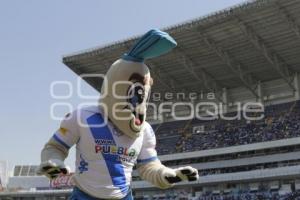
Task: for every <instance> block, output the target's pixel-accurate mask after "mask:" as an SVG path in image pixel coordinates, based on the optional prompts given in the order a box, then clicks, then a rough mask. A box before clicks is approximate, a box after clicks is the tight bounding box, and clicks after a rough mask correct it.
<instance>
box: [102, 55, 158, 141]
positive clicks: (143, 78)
mask: <svg viewBox="0 0 300 200" xmlns="http://www.w3.org/2000/svg"><path fill="white" fill-rule="evenodd" d="M106 78H107V81H106V82H104V84H103V85H102V89H101V93H102V94H106V95H105V96H104V97H103V98H102V99H101V103H102V105H104V106H106V111H107V116H108V118H109V119H110V120H111V121H112V122H113V124H114V125H115V126H116V127H117V128H118V129H120V130H121V131H122V132H123V133H125V134H126V135H128V136H130V137H134V138H135V137H138V136H139V135H140V132H141V130H142V128H143V125H144V123H145V119H146V111H147V102H148V100H149V95H150V88H151V85H152V78H151V76H150V71H149V69H148V67H147V66H146V65H145V64H144V63H140V62H132V61H127V60H123V59H119V60H117V61H116V62H115V63H113V64H112V66H111V67H110V69H109V70H108V72H107V74H106ZM104 110H105V109H104Z"/></svg>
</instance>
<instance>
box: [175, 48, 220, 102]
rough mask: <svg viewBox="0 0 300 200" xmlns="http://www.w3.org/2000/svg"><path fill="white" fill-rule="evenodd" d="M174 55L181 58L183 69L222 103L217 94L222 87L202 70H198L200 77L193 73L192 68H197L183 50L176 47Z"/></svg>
mask: <svg viewBox="0 0 300 200" xmlns="http://www.w3.org/2000/svg"><path fill="white" fill-rule="evenodd" d="M173 51H174V53H175V54H176V55H177V57H179V58H182V64H183V66H184V67H185V69H186V70H187V71H188V72H189V73H190V74H191V75H192V76H193V77H194V78H195V79H196V80H197V81H201V82H202V83H203V86H204V87H205V88H206V89H207V90H209V91H210V92H213V93H214V94H215V96H216V98H217V100H218V101H220V102H223V99H222V97H221V96H220V95H219V94H217V93H218V92H220V91H221V90H222V87H221V86H219V84H218V83H217V82H216V81H215V80H214V79H213V78H212V77H211V76H210V75H209V74H208V73H207V72H206V71H205V70H204V69H202V68H199V70H200V71H201V73H200V76H201V77H200V76H199V75H198V74H197V73H196V72H195V69H194V66H197V65H196V63H194V61H192V60H191V59H190V58H189V57H188V56H187V55H186V54H185V53H184V51H183V50H181V49H180V47H177V48H176V49H174V50H173Z"/></svg>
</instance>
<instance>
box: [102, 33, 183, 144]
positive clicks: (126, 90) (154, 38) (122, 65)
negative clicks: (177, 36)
mask: <svg viewBox="0 0 300 200" xmlns="http://www.w3.org/2000/svg"><path fill="white" fill-rule="evenodd" d="M176 45H177V44H176V42H175V40H174V39H173V38H172V37H171V36H170V35H169V34H167V33H165V32H162V31H160V30H156V29H154V30H150V31H149V32H147V33H146V34H145V35H144V36H142V37H141V39H140V40H138V41H137V43H136V44H135V45H134V46H133V47H132V48H131V49H130V51H129V53H126V54H124V55H123V56H122V58H120V59H119V60H117V61H115V62H114V63H113V64H112V65H111V67H110V68H109V70H108V72H107V73H106V81H104V82H103V85H102V88H101V94H102V95H103V97H102V98H101V99H100V103H101V105H102V106H105V109H103V110H104V112H106V116H107V117H108V119H109V120H110V121H112V123H113V124H114V125H115V126H116V127H117V128H118V129H119V130H120V131H122V132H123V133H124V134H126V135H128V136H129V137H132V138H136V137H138V136H139V135H140V133H141V130H142V129H143V126H144V122H145V119H146V111H147V102H148V100H149V96H150V89H151V85H152V82H153V81H152V78H151V75H150V71H149V68H148V67H147V65H145V64H144V61H145V60H146V59H149V58H155V57H158V56H160V55H162V54H164V53H167V52H169V51H170V50H171V49H172V48H174V47H175V46H176Z"/></svg>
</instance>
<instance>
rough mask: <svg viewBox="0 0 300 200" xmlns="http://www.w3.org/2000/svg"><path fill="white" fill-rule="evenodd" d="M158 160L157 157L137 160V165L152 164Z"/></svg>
mask: <svg viewBox="0 0 300 200" xmlns="http://www.w3.org/2000/svg"><path fill="white" fill-rule="evenodd" d="M156 159H158V158H157V156H153V157H150V158H147V159H139V160H137V163H147V162H151V161H153V160H156Z"/></svg>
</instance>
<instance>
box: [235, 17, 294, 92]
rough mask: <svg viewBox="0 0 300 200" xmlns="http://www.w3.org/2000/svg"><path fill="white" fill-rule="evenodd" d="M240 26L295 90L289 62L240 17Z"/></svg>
mask: <svg viewBox="0 0 300 200" xmlns="http://www.w3.org/2000/svg"><path fill="white" fill-rule="evenodd" d="M238 24H239V28H240V29H241V30H242V32H243V33H244V34H245V35H246V37H247V38H248V39H249V40H250V42H251V43H252V44H253V45H254V46H255V47H256V49H257V50H259V51H260V52H261V53H262V54H263V55H264V57H265V58H266V59H267V61H268V62H269V63H270V64H271V67H272V68H273V69H274V70H275V71H276V72H277V73H278V74H279V75H280V76H281V78H282V79H283V80H284V81H285V82H286V83H287V84H288V86H289V87H290V88H291V89H292V90H293V91H295V87H294V85H293V84H292V80H291V75H290V74H291V72H290V70H289V66H288V64H287V63H286V62H285V61H284V59H282V58H281V57H280V56H279V55H278V54H277V53H276V52H274V51H272V50H271V49H270V48H269V47H268V46H267V45H266V44H265V42H264V41H263V39H262V38H261V37H260V36H259V35H258V34H257V33H255V32H254V30H252V28H250V27H249V26H247V25H246V24H245V23H244V22H242V21H241V20H240V19H238Z"/></svg>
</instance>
